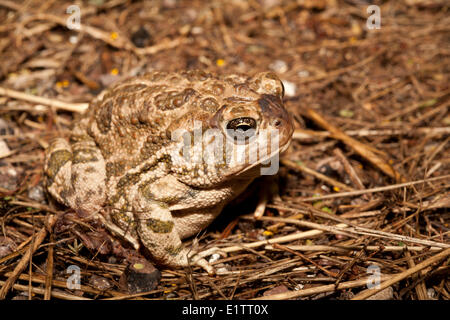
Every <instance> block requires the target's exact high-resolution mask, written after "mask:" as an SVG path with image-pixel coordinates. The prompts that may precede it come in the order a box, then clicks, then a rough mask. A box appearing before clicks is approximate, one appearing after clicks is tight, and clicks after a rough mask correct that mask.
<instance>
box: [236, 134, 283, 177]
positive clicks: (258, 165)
mask: <svg viewBox="0 0 450 320" xmlns="http://www.w3.org/2000/svg"><path fill="white" fill-rule="evenodd" d="M290 143H291V140H289V141H288V142H287V143H286V144H284V145H283V146H282V147H280V148H278V149H277V150H275V151H273V152H271V153H270V154H268V155H266V156H264V157H261V158H260V159H257V161H255V162H253V163H251V164H247V165H244V167H243V168H241V169H239V170H237V171H235V172H233V174H232V176H234V177H236V178H248V177H247V175H248V174H249V173H250V175H252V176H254V177H257V176H260V175H264V173H263V172H262V170H263V169H264V168H266V169H269V168H270V167H265V166H263V163H264V162H266V161H267V162H269V164H270V166H272V165H273V164H274V163H273V160H276V161H277V163H276V170H275V171H274V170H268V171H266V172H270V174H269V173H268V174H266V175H273V174H276V173H277V171H278V168H279V156H280V154H282V153H283V152H284V151H286V150H287V148H288V147H289V145H290ZM275 157H277V158H276V159H274V158H275ZM271 159H272V160H271ZM254 169H259V171H260V172H259V173H257V172H255V170H254ZM272 169H273V168H272ZM257 171H258V170H257Z"/></svg>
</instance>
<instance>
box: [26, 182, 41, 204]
mask: <svg viewBox="0 0 450 320" xmlns="http://www.w3.org/2000/svg"><path fill="white" fill-rule="evenodd" d="M28 198H30V199H32V200H34V201H37V202H40V203H43V202H45V193H44V188H43V187H42V186H41V185H37V186H35V187H32V188H30V189H29V190H28Z"/></svg>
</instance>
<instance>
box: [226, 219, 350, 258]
mask: <svg viewBox="0 0 450 320" xmlns="http://www.w3.org/2000/svg"><path fill="white" fill-rule="evenodd" d="M337 226H341V227H343V226H346V224H338V225H337ZM322 233H323V231H321V230H309V231H305V232H296V233H294V234H290V235H287V236H282V237H278V238H272V239H268V240H262V241H256V242H252V243H243V244H241V245H239V246H231V247H225V248H221V249H220V250H221V251H223V252H226V253H231V252H236V251H241V250H244V248H257V247H259V246H263V245H265V244H273V243H283V242H288V241H294V240H298V239H304V238H311V237H314V236H317V235H319V234H322Z"/></svg>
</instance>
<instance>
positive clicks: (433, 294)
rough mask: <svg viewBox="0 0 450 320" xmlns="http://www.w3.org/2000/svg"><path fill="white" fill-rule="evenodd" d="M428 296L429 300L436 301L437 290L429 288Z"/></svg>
mask: <svg viewBox="0 0 450 320" xmlns="http://www.w3.org/2000/svg"><path fill="white" fill-rule="evenodd" d="M427 296H428V298H429V299H433V300H434V299H436V290H434V289H433V288H428V289H427Z"/></svg>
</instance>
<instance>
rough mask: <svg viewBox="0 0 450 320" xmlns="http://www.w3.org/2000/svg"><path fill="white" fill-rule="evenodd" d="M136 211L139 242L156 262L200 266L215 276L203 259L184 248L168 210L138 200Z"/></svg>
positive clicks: (179, 265)
mask: <svg viewBox="0 0 450 320" xmlns="http://www.w3.org/2000/svg"><path fill="white" fill-rule="evenodd" d="M134 210H135V212H134V213H135V215H136V216H135V220H136V223H137V232H138V234H139V238H140V240H141V242H142V243H143V245H144V246H145V247H146V248H147V249H148V250H149V252H150V254H151V255H152V257H153V259H155V260H156V261H158V262H159V263H161V264H163V265H166V266H169V267H188V266H189V265H197V266H200V267H201V268H203V269H204V270H206V271H207V272H208V273H209V274H211V275H212V274H214V273H215V271H214V268H213V267H212V266H211V265H210V264H209V263H208V262H207V261H206V260H205V259H204V258H203V257H204V256H202V255H201V254H199V253H198V252H196V250H195V249H194V248H191V249H190V248H186V247H185V246H184V245H183V243H182V241H181V238H180V235H179V234H178V232H177V229H176V228H175V221H174V219H173V217H172V214H171V212H170V210H169V209H168V208H167V207H165V206H164V205H163V204H160V203H158V202H157V201H149V200H144V201H143V199H139V198H138V199H137V201H136V202H135V209H134Z"/></svg>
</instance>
